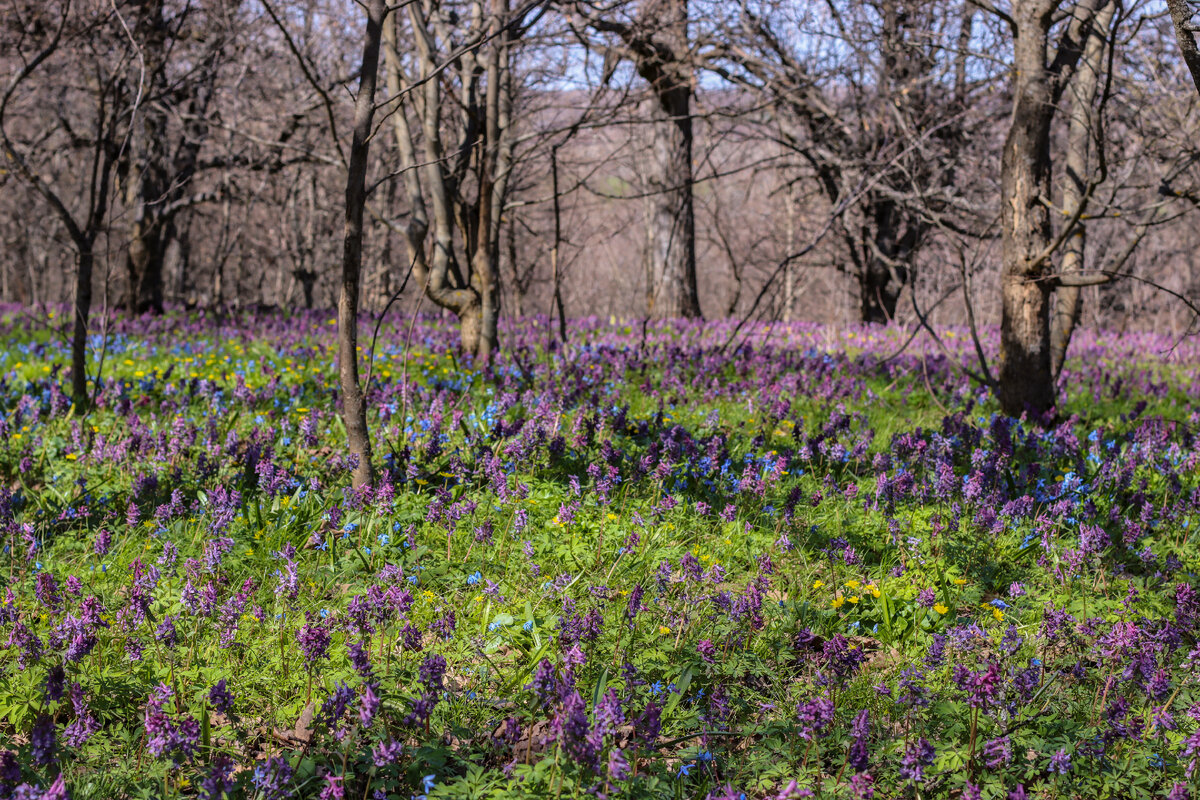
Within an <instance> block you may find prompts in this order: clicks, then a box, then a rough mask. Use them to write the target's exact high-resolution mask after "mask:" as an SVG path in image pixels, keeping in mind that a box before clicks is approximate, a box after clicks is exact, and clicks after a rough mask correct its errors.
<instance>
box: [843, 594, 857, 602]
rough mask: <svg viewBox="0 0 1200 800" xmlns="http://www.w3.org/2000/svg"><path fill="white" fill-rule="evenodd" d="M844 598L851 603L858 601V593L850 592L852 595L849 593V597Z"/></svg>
mask: <svg viewBox="0 0 1200 800" xmlns="http://www.w3.org/2000/svg"><path fill="white" fill-rule="evenodd" d="M846 599H847V600H849V601H850V602H851V603H857V602H858V595H856V594H852V595H850V596H849V597H847V598H846Z"/></svg>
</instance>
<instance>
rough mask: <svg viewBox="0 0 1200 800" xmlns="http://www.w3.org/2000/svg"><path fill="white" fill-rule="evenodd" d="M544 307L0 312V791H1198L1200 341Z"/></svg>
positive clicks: (450, 794)
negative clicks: (1064, 357)
mask: <svg viewBox="0 0 1200 800" xmlns="http://www.w3.org/2000/svg"><path fill="white" fill-rule="evenodd" d="M544 322H545V321H544V320H543V321H542V324H540V325H537V324H533V323H526V324H523V325H522V326H520V327H519V328H517V327H514V328H513V329H512V330H508V331H505V332H504V336H505V342H506V345H507V346H508V347H507V350H506V352H505V354H504V355H502V356H500V357H499V358H498V359H497V361H496V362H495V363H494V364H493V365H492V366H491V367H490V368H489V369H488V370H486V371H477V370H473V369H471V368H470V366H469V365H466V364H462V363H459V362H458V361H457V360H456V359H455V358H454V355H453V344H454V332H453V331H451V330H446V329H445V326H443V325H441V324H440V323H439V322H438V321H437V320H435V319H418V320H409V319H400V318H396V319H389V320H385V321H384V323H383V324H382V325H381V326H380V334H379V337H378V340H377V341H376V342H375V344H374V346H373V347H372V345H371V344H370V343H369V342H365V343H364V347H363V353H362V356H363V359H364V361H365V362H369V367H367V368H366V369H365V371H369V373H370V386H369V390H368V398H369V403H370V407H371V415H370V419H371V425H372V431H373V436H374V443H375V448H376V455H377V460H378V463H379V465H380V471H379V474H380V476H379V479H378V481H377V482H376V483H375V485H374V486H373V487H371V488H369V489H364V490H362V491H357V492H356V491H352V490H350V489H348V488H347V487H348V484H349V472H350V468H351V467H352V466H353V465H352V464H351V463H349V462H348V460H347V458H346V457H345V455H344V452H345V451H344V446H343V443H344V429H343V428H342V425H341V422H340V420H339V419H338V417H337V413H336V407H337V392H336V380H335V373H334V369H333V328H332V327H331V326H330V325H329V324H328V320H327V319H324V318H319V317H316V316H307V315H295V316H291V317H282V316H269V315H267V316H264V315H260V316H241V317H225V318H212V317H207V316H204V315H193V316H187V315H183V314H174V315H169V316H168V317H166V318H164V319H161V320H142V321H126V322H121V321H116V320H113V321H110V323H108V325H107V328H106V330H107V334H106V336H105V337H104V338H103V339H101V338H100V337H95V341H94V342H93V343H92V344H93V347H92V351H93V362H92V367H93V370H94V371H95V372H96V373H97V374H100V375H101V380H100V382H99V383H100V386H99V387H98V390H97V392H96V396H95V402H94V405H93V408H92V409H90V410H89V412H88V413H87V414H86V415H84V414H81V413H80V412H79V410H78V409H74V408H73V407H72V404H71V403H70V401H69V400H68V398H67V397H65V396H64V395H63V394H62V391H61V384H62V380H61V376H60V375H59V369H60V366H61V365H62V364H63V363H64V362H65V360H66V358H65V353H64V349H63V348H64V345H63V338H62V336H61V331H59V330H57V329H51V328H45V329H37V328H36V326H31V324H30V322H29V319H28V317H26V316H23V315H20V314H19V313H18V312H16V311H11V310H10V311H9V312H7V313H6V315H4V316H3V321H2V323H0V325H2V327H3V328H4V330H3V334H4V341H5V345H4V350H3V351H2V352H0V404H2V405H3V407H4V415H3V420H2V421H0V471H2V472H3V482H2V486H0V525H2V534H3V542H4V550H3V561H2V562H0V578H2V580H3V583H4V587H3V590H2V592H3V601H2V603H0V653H2V654H3V657H2V658H0V798H38V797H41V798H63V797H67V796H70V797H74V798H107V797H164V798H166V797H172V798H173V797H201V798H210V799H215V798H221V797H247V798H264V799H269V800H276V799H278V798H290V797H295V798H314V797H320V798H356V799H357V798H404V799H405V800H408V799H409V798H414V797H418V798H443V797H444V798H501V797H550V796H553V797H564V796H565V797H582V796H584V795H591V796H595V797H601V798H616V797H646V798H684V797H706V796H708V797H714V798H741V797H746V798H779V799H780V800H783V799H785V798H802V797H821V798H834V797H838V798H870V797H876V798H893V797H918V798H934V797H948V798H959V797H961V798H987V799H988V800H993V799H994V798H1002V799H1007V798H1014V799H1019V798H1035V797H1036V798H1076V797H1086V798H1110V797H1111V798H1116V797H1121V798H1160V797H1167V798H1171V800H1184V799H1185V798H1190V797H1192V790H1193V785H1194V779H1195V778H1196V772H1197V766H1198V765H1200V732H1198V728H1197V725H1198V722H1200V692H1198V691H1197V689H1198V687H1197V682H1196V676H1195V665H1196V663H1197V662H1198V661H1200V648H1198V647H1197V645H1196V641H1197V635H1198V633H1200V595H1198V594H1197V592H1196V590H1195V589H1194V588H1193V586H1194V584H1195V583H1196V576H1195V571H1196V568H1197V562H1198V555H1197V550H1196V547H1195V543H1194V542H1193V541H1192V539H1191V536H1192V534H1193V533H1194V532H1195V530H1196V526H1197V525H1198V524H1200V488H1198V486H1200V476H1198V472H1200V470H1198V467H1200V438H1198V437H1197V425H1198V423H1200V416H1198V415H1197V413H1196V411H1194V410H1193V409H1194V408H1195V407H1196V402H1197V399H1200V348H1198V347H1197V346H1196V345H1195V344H1194V343H1188V342H1185V343H1183V344H1182V345H1178V346H1177V347H1175V349H1174V350H1170V353H1169V355H1164V351H1167V350H1169V349H1170V348H1171V345H1172V343H1171V342H1170V341H1167V340H1162V339H1159V338H1157V337H1153V336H1132V335H1131V336H1125V337H1117V336H1098V335H1086V334H1083V335H1081V336H1082V337H1083V340H1081V341H1079V342H1077V343H1076V351H1075V352H1076V355H1077V357H1076V358H1075V359H1074V360H1073V361H1072V362H1071V363H1070V364H1069V365H1068V367H1067V369H1066V371H1065V374H1064V378H1063V387H1062V391H1063V402H1062V406H1061V408H1060V413H1059V416H1058V419H1057V420H1056V421H1051V420H1040V421H1037V420H1035V421H1031V420H1014V419H1009V418H1004V417H1002V416H999V415H998V414H997V412H996V410H995V407H994V404H993V402H992V401H991V400H990V398H989V396H988V394H987V392H986V391H985V390H983V389H981V388H980V387H978V386H976V385H973V384H972V383H971V382H970V381H969V380H968V379H967V378H965V377H963V376H962V375H961V373H960V371H959V370H957V369H956V367H955V365H954V364H953V363H951V359H956V360H962V361H963V362H964V363H965V362H967V361H969V359H971V358H973V357H974V356H973V353H974V350H973V348H971V347H965V346H964V337H963V336H962V335H961V332H958V335H957V336H956V335H955V331H947V332H945V339H944V343H945V344H946V346H947V347H948V351H944V350H942V349H939V348H937V347H934V346H932V345H930V344H928V343H924V344H922V343H920V342H917V343H914V344H912V345H911V346H910V347H909V348H908V349H907V350H904V351H903V352H900V353H899V354H897V351H899V350H900V349H901V347H900V346H901V344H902V343H903V338H904V337H903V332H902V331H883V330H864V329H859V330H855V329H850V330H831V329H824V328H819V327H815V326H798V325H793V326H788V327H783V326H773V327H768V326H750V327H749V329H747V330H745V331H743V334H739V336H738V338H736V339H734V340H733V341H730V336H731V334H733V333H734V330H733V328H732V326H731V325H729V324H727V323H710V324H674V325H667V324H663V325H651V326H647V327H645V328H643V327H642V326H641V325H640V324H639V325H635V326H632V327H629V326H621V325H618V324H603V323H601V322H598V321H595V320H591V321H589V320H583V321H577V322H576V323H574V324H573V325H572V326H571V329H570V337H569V339H568V342H567V343H566V344H560V343H558V342H555V341H551V342H550V344H549V346H547V338H546V326H545V324H544ZM364 339H365V337H364ZM983 344H984V347H985V349H987V348H991V347H992V343H991V342H990V341H987V340H985V342H984V343H983ZM101 357H103V359H104V361H103V362H101V360H100V359H101Z"/></svg>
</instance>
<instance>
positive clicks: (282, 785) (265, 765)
mask: <svg viewBox="0 0 1200 800" xmlns="http://www.w3.org/2000/svg"><path fill="white" fill-rule="evenodd" d="M291 780H292V768H291V767H290V766H288V763H287V761H286V760H284V758H283V757H282V756H271V757H270V758H268V759H267V760H266V761H260V762H258V763H257V764H255V765H254V775H253V776H252V777H251V778H250V782H251V783H252V784H254V786H255V788H257V789H258V790H259V791H260V792H262V795H263V797H264V798H265V800H283V798H285V797H291V794H292V793H291V791H289V790H288V784H289V783H291Z"/></svg>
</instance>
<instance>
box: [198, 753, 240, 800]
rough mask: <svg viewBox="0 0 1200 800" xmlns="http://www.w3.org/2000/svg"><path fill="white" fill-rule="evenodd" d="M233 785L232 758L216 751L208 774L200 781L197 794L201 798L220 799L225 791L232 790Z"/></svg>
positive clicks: (204, 799) (206, 799)
mask: <svg viewBox="0 0 1200 800" xmlns="http://www.w3.org/2000/svg"><path fill="white" fill-rule="evenodd" d="M233 787H234V782H233V759H231V758H230V757H229V756H227V755H224V754H222V753H218V754H217V755H215V756H214V757H213V760H212V766H211V767H210V768H209V770H208V774H207V775H205V776H204V780H202V781H201V782H200V786H199V790H200V794H199V796H200V797H201V798H202V800H221V798H222V797H224V796H225V793H226V792H232V791H233Z"/></svg>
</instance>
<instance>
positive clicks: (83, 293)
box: [71, 243, 94, 412]
mask: <svg viewBox="0 0 1200 800" xmlns="http://www.w3.org/2000/svg"><path fill="white" fill-rule="evenodd" d="M93 259H94V257H93V255H92V247H91V244H90V243H89V244H88V246H87V247H81V248H80V249H79V264H78V268H77V270H76V273H75V330H74V335H73V336H72V337H71V394H72V396H73V398H74V400H75V410H76V412H80V411H83V410H84V409H85V408H86V407H87V405H88V390H87V382H88V375H87V332H88V317H89V315H90V314H91V311H92V264H93Z"/></svg>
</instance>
